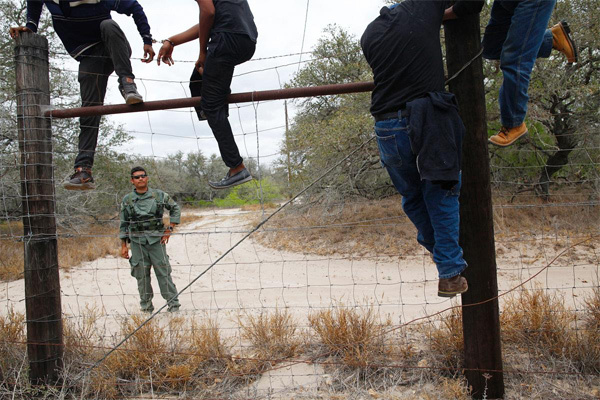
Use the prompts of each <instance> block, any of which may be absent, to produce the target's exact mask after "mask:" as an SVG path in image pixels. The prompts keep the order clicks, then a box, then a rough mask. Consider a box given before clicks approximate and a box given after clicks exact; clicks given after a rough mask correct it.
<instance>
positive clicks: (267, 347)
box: [238, 309, 302, 361]
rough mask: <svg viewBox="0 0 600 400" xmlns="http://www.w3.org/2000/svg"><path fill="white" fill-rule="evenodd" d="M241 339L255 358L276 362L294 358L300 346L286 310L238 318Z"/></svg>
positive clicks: (293, 323) (291, 320) (295, 330)
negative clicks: (247, 343) (247, 344)
mask: <svg viewBox="0 0 600 400" xmlns="http://www.w3.org/2000/svg"><path fill="white" fill-rule="evenodd" d="M238 323H239V325H240V327H241V335H242V339H244V340H246V341H247V342H249V343H250V350H251V351H252V353H253V355H254V357H255V358H258V359H263V360H267V361H277V360H283V359H286V358H290V357H294V356H296V355H297V354H298V351H299V350H300V346H301V344H302V337H301V336H300V335H298V334H297V328H296V322H295V321H294V320H293V318H292V316H291V315H290V314H289V312H288V311H287V310H279V309H277V310H275V311H274V312H272V313H270V314H267V313H261V314H259V315H257V316H254V315H250V314H246V315H245V316H244V318H238Z"/></svg>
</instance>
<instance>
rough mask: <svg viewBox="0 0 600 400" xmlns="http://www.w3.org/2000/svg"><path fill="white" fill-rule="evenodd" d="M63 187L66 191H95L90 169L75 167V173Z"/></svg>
mask: <svg viewBox="0 0 600 400" xmlns="http://www.w3.org/2000/svg"><path fill="white" fill-rule="evenodd" d="M63 187H64V188H65V189H67V190H92V189H96V185H94V178H93V177H92V169H91V168H84V167H77V168H75V173H74V174H73V175H71V176H70V177H69V178H67V179H66V180H65V181H64V182H63Z"/></svg>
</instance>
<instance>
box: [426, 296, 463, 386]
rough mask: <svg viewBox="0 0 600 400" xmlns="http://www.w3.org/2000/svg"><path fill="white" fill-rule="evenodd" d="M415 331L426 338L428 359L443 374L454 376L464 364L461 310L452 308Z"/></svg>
mask: <svg viewBox="0 0 600 400" xmlns="http://www.w3.org/2000/svg"><path fill="white" fill-rule="evenodd" d="M417 330H418V331H419V332H421V333H422V334H423V335H424V337H425V338H426V346H427V349H428V350H427V353H426V354H427V357H428V359H431V360H432V361H433V364H434V365H435V366H437V367H441V368H442V369H441V371H443V372H444V374H446V372H447V373H448V374H450V375H451V376H456V374H457V372H458V371H459V370H460V368H461V367H462V366H463V364H464V356H463V355H464V340H463V326H462V309H460V308H453V309H451V310H450V311H449V312H446V313H444V314H441V315H440V316H439V318H436V319H435V320H434V321H432V322H431V323H428V324H425V325H422V326H420V327H418V328H417ZM424 363H425V364H427V363H428V361H427V360H425V362H424Z"/></svg>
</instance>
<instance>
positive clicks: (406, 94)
mask: <svg viewBox="0 0 600 400" xmlns="http://www.w3.org/2000/svg"><path fill="white" fill-rule="evenodd" d="M450 4H451V2H450V1H444V0H428V1H421V0H405V1H403V2H401V3H398V4H394V5H391V6H388V7H383V8H382V9H381V11H380V13H379V16H378V17H377V18H375V20H373V21H372V22H371V23H370V24H369V26H368V27H367V29H366V30H365V32H364V34H363V35H362V37H361V41H360V43H361V47H362V50H363V53H364V55H365V58H366V59H367V62H368V63H369V65H370V66H371V69H372V70H373V77H374V81H375V89H374V90H373V93H372V96H371V109H370V111H371V114H372V115H373V118H374V119H375V134H376V138H377V143H378V147H379V153H380V157H381V163H382V164H383V166H384V167H385V168H386V170H387V172H388V174H389V175H390V178H391V180H392V183H393V184H394V186H395V188H396V190H397V191H398V192H399V193H400V194H401V195H402V207H403V209H404V212H405V213H406V215H407V216H408V218H409V219H410V220H411V222H412V223H413V224H414V225H415V227H416V228H417V231H418V234H417V241H418V242H419V243H420V244H421V245H422V246H424V247H425V248H426V249H427V250H428V251H429V252H430V253H431V254H432V255H433V261H434V262H435V264H436V267H437V270H438V275H439V281H438V296H442V297H453V296H455V295H457V294H460V293H464V292H466V291H467V290H468V284H467V280H466V279H465V278H464V277H462V276H461V273H462V272H463V270H464V269H465V268H466V267H467V263H466V262H465V260H464V259H463V251H462V248H461V247H460V245H459V243H458V240H459V203H458V196H459V193H460V187H461V145H462V137H463V134H464V130H465V128H464V125H463V123H462V121H461V119H460V116H459V115H458V106H457V103H456V99H455V98H454V95H452V94H451V93H448V92H446V91H445V88H444V67H443V61H442V49H441V44H440V34H439V33H440V27H441V25H442V21H443V20H444V18H445V16H446V14H449V13H450V12H452V13H454V14H455V15H457V16H463V15H468V14H476V13H479V12H480V11H481V8H482V7H483V0H481V1H469V0H463V1H457V2H456V4H454V5H453V6H452V8H451V9H448V7H449V6H450ZM447 9H448V10H447Z"/></svg>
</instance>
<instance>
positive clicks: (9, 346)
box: [0, 308, 26, 384]
mask: <svg viewBox="0 0 600 400" xmlns="http://www.w3.org/2000/svg"><path fill="white" fill-rule="evenodd" d="M25 340H26V338H25V315H24V314H22V313H19V312H15V311H14V309H12V308H10V309H9V310H8V313H7V314H6V315H5V316H0V384H2V382H3V381H4V380H5V379H8V378H9V377H10V381H12V382H16V381H17V379H16V378H17V376H18V371H19V370H20V369H21V366H22V365H23V363H24V362H25V356H26V349H25V344H24V343H25Z"/></svg>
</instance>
